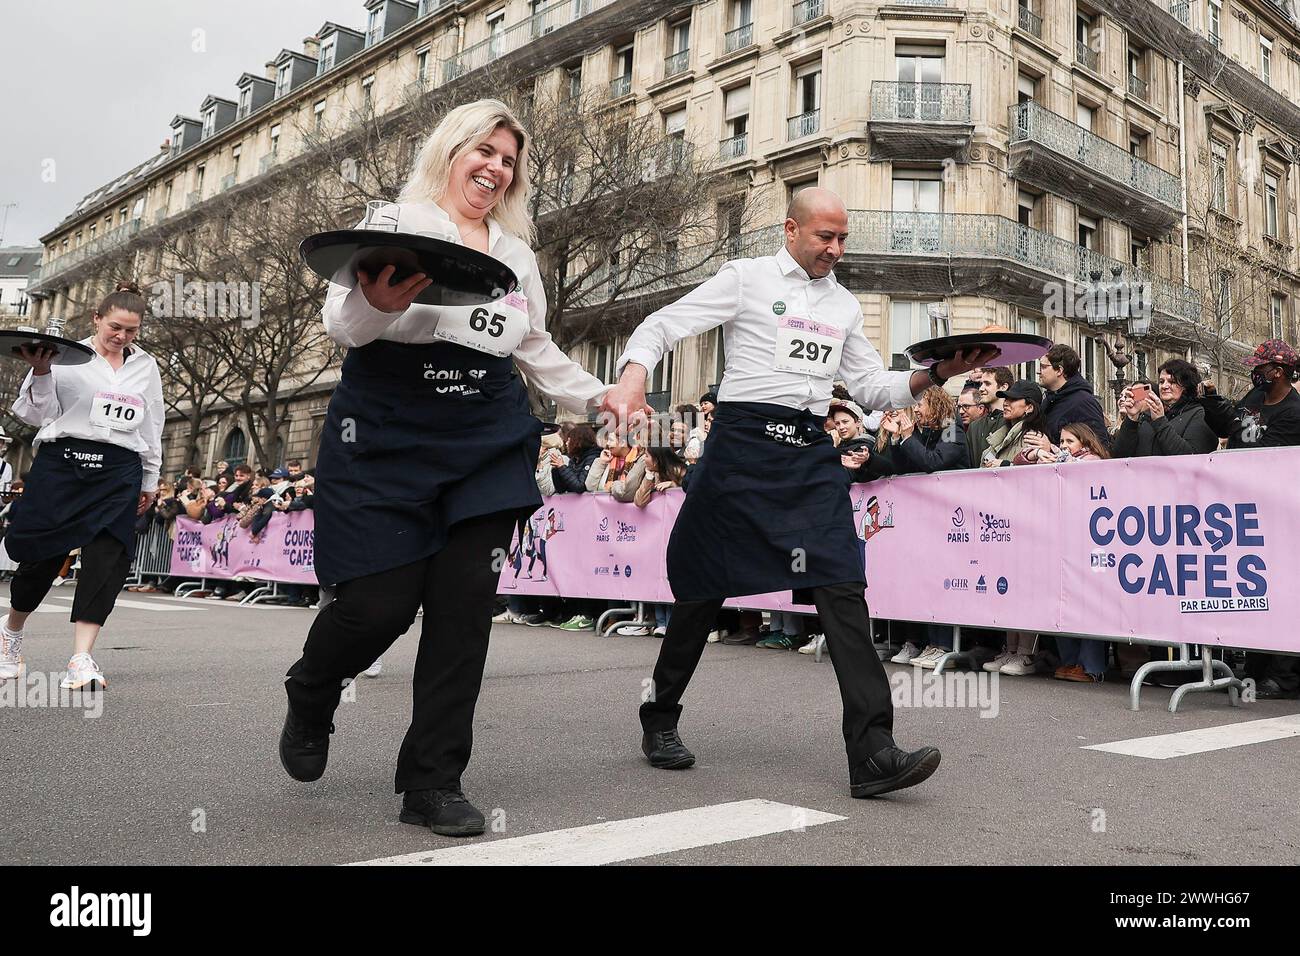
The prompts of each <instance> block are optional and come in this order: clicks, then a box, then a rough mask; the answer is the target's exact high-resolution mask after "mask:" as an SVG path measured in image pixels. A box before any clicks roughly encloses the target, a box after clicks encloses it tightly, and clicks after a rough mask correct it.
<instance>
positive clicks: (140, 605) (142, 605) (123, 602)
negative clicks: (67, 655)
mask: <svg viewBox="0 0 1300 956" xmlns="http://www.w3.org/2000/svg"><path fill="white" fill-rule="evenodd" d="M48 597H50V598H54V599H55V600H59V601H67V602H69V603H71V602H72V595H71V594H51V595H48ZM114 607H133V608H137V609H139V610H141V611H185V612H187V613H188V612H190V611H202V610H203V608H201V607H172V606H170V605H167V604H154V603H152V602H146V601H131V600H128V599H126V598H118V599H117V600H116V601H115V602H114ZM59 610H61V611H66V610H67V608H59Z"/></svg>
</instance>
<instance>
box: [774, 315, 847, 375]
mask: <svg viewBox="0 0 1300 956" xmlns="http://www.w3.org/2000/svg"><path fill="white" fill-rule="evenodd" d="M843 351H844V330H843V329H841V328H839V327H837V326H834V325H828V324H826V323H824V322H814V321H812V320H811V319H802V318H799V317H797V316H785V317H783V318H781V319H778V320H777V323H776V354H775V355H774V356H773V362H772V368H774V369H775V370H776V371H778V372H793V373H794V374H796V375H813V376H816V377H817V378H830V377H831V376H832V375H834V374H835V372H836V370H837V369H838V368H839V367H840V353H841V352H843Z"/></svg>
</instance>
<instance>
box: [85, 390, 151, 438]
mask: <svg viewBox="0 0 1300 956" xmlns="http://www.w3.org/2000/svg"><path fill="white" fill-rule="evenodd" d="M143 421H144V401H143V400H141V398H140V397H139V396H138V395H124V394H122V393H120V392H96V393H95V398H94V401H93V402H92V403H91V406H90V424H92V425H99V426H100V427H108V428H111V429H113V431H116V432H133V431H135V430H136V429H137V428H139V427H140V423H141V422H143Z"/></svg>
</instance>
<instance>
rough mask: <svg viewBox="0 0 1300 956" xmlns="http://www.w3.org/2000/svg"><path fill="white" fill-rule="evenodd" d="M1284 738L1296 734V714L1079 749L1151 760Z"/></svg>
mask: <svg viewBox="0 0 1300 956" xmlns="http://www.w3.org/2000/svg"><path fill="white" fill-rule="evenodd" d="M1288 737H1300V714H1289V715H1287V716H1286V717H1269V718H1267V719H1265V720H1243V721H1239V722H1238V723H1235V724H1224V725H1221V726H1218V727H1201V728H1200V729H1199V730H1184V731H1182V732H1181V733H1177V734H1160V735H1158V736H1155V737H1134V738H1132V739H1131V740H1117V741H1115V742H1114V743H1109V744H1092V745H1090V746H1087V747H1084V748H1083V749H1084V750H1100V751H1102V752H1104V753H1112V754H1124V755H1126V756H1129V757H1147V758H1149V759H1151V760H1168V759H1169V758H1170V757H1186V756H1188V755H1190V754H1201V753H1208V752H1210V751H1213V750H1227V749H1228V748H1230V747H1244V746H1246V745H1247V744H1259V743H1265V742H1267V741H1270V740H1284V739H1286V738H1288Z"/></svg>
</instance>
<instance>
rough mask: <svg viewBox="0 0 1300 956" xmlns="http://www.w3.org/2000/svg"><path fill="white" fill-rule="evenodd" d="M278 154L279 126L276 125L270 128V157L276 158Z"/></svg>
mask: <svg viewBox="0 0 1300 956" xmlns="http://www.w3.org/2000/svg"><path fill="white" fill-rule="evenodd" d="M279 152H280V124H279V123H276V124H275V125H274V126H272V127H271V155H272V156H276V155H278V154H279Z"/></svg>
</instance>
